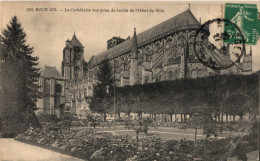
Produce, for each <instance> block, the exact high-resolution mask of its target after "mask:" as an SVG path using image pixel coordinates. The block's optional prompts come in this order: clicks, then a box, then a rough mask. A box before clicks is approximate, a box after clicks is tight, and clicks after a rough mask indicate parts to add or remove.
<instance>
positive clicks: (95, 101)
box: [90, 59, 115, 121]
mask: <svg viewBox="0 0 260 161" xmlns="http://www.w3.org/2000/svg"><path fill="white" fill-rule="evenodd" d="M114 82H115V79H114V74H113V70H112V66H111V64H110V62H109V60H108V59H104V60H103V61H102V62H101V65H100V66H99V69H98V72H97V82H96V84H95V85H94V89H93V96H92V97H91V100H90V109H91V110H92V111H94V112H98V113H101V114H103V115H104V121H106V114H107V113H108V112H109V110H110V108H111V106H112V104H113V99H111V98H110V97H111V96H113V94H114V90H113V86H114Z"/></svg>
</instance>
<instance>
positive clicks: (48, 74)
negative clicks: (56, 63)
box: [41, 65, 63, 79]
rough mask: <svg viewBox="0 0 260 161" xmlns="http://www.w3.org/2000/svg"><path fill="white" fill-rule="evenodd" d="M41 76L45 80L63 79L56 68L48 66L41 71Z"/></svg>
mask: <svg viewBox="0 0 260 161" xmlns="http://www.w3.org/2000/svg"><path fill="white" fill-rule="evenodd" d="M41 76H42V77H44V78H54V79H63V77H62V76H61V74H60V73H59V72H58V70H57V69H56V67H49V66H46V65H45V67H44V68H43V69H42V70H41Z"/></svg>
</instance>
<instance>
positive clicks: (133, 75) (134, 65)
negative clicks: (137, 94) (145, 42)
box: [130, 28, 138, 85]
mask: <svg viewBox="0 0 260 161" xmlns="http://www.w3.org/2000/svg"><path fill="white" fill-rule="evenodd" d="M137 60H138V50H137V37H136V29H135V28H134V36H133V42H132V50H131V69H130V85H134V84H136V83H137V79H138V62H137Z"/></svg>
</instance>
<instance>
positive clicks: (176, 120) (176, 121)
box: [174, 113, 177, 122]
mask: <svg viewBox="0 0 260 161" xmlns="http://www.w3.org/2000/svg"><path fill="white" fill-rule="evenodd" d="M174 115H175V122H177V114H176V113H175V114H174Z"/></svg>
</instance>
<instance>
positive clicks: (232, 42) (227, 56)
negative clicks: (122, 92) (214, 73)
mask: <svg viewBox="0 0 260 161" xmlns="http://www.w3.org/2000/svg"><path fill="white" fill-rule="evenodd" d="M223 26H225V27H226V28H230V31H231V32H232V33H236V35H235V37H233V36H232V35H230V34H229V32H228V31H225V30H224V31H223ZM194 40H195V41H194V49H195V50H194V52H195V54H196V56H197V57H198V59H199V60H200V61H201V62H202V63H203V64H204V65H206V66H208V67H210V68H212V69H214V70H223V69H227V68H230V67H232V66H233V65H235V63H237V62H239V61H240V59H241V58H242V56H243V55H244V54H245V39H244V36H243V34H242V30H241V29H240V28H239V27H238V26H237V25H236V24H235V23H233V22H232V21H229V20H226V19H221V18H218V19H213V20H209V21H207V22H206V23H204V24H202V25H201V27H200V28H199V29H198V30H197V32H196V35H195V39H194ZM225 41H226V43H224V42H225Z"/></svg>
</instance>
